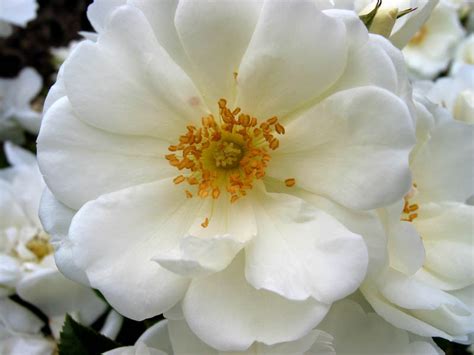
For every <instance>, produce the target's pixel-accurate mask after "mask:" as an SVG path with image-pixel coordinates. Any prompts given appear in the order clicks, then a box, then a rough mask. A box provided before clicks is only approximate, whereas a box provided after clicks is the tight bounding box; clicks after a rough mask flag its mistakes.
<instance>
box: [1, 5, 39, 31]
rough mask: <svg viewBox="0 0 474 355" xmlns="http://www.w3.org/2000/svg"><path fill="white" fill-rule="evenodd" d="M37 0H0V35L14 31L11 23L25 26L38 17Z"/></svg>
mask: <svg viewBox="0 0 474 355" xmlns="http://www.w3.org/2000/svg"><path fill="white" fill-rule="evenodd" d="M37 9H38V4H37V3H36V0H0V37H6V36H9V35H10V34H11V33H12V27H11V25H15V26H20V27H25V26H26V24H27V23H28V22H29V21H31V20H33V19H34V18H35V17H36V10H37Z"/></svg>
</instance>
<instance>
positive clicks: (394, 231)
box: [379, 200, 425, 275]
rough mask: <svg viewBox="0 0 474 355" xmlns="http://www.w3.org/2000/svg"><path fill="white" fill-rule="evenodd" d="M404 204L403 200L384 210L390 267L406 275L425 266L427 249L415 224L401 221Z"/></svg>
mask: <svg viewBox="0 0 474 355" xmlns="http://www.w3.org/2000/svg"><path fill="white" fill-rule="evenodd" d="M403 204H404V202H403V201H402V200H401V201H399V202H398V203H395V204H393V205H392V206H389V207H387V208H386V209H385V210H384V211H385V213H386V219H387V221H386V222H385V225H386V230H387V235H388V251H389V259H390V267H392V268H394V269H395V270H398V271H400V272H402V273H404V274H406V275H413V274H415V273H416V272H417V271H418V270H419V269H420V268H421V267H422V266H423V263H424V261H425V249H424V247H423V241H422V239H421V237H420V235H419V233H418V232H417V230H416V228H415V226H414V225H413V224H412V223H409V222H404V221H400V216H401V215H402V210H403ZM379 271H380V270H379Z"/></svg>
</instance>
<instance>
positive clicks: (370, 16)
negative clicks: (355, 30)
mask: <svg viewBox="0 0 474 355" xmlns="http://www.w3.org/2000/svg"><path fill="white" fill-rule="evenodd" d="M380 6H382V0H377V3H376V4H375V7H374V9H373V10H372V11H370V12H369V13H367V14H365V15H360V16H359V18H360V20H361V21H362V22H363V23H364V25H365V27H367V29H369V28H370V26H371V25H372V22H373V21H374V18H375V16H376V15H377V11H379V8H380Z"/></svg>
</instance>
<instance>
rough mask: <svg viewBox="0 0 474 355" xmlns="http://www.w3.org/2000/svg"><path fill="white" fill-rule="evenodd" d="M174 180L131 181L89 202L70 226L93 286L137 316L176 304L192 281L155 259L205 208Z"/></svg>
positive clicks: (75, 252)
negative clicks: (196, 214) (172, 271)
mask: <svg viewBox="0 0 474 355" xmlns="http://www.w3.org/2000/svg"><path fill="white" fill-rule="evenodd" d="M199 203H200V201H198V200H197V199H186V197H185V195H184V193H183V191H182V190H181V189H179V188H178V187H176V186H175V185H174V184H173V182H172V181H171V180H163V181H159V182H156V183H150V184H145V185H140V186H135V187H131V188H128V189H124V190H121V191H118V192H114V193H111V194H108V195H103V196H101V197H100V198H98V199H97V200H94V201H91V202H89V203H87V204H86V205H84V207H82V208H81V210H79V212H78V213H77V214H76V215H75V216H74V219H73V221H72V223H71V227H70V230H69V234H70V238H71V241H72V243H73V255H74V258H75V261H76V263H77V265H79V267H80V268H81V269H83V270H84V271H85V272H86V274H87V277H88V279H89V281H90V284H91V286H92V287H94V288H97V289H99V290H100V291H101V292H102V293H103V294H104V296H105V297H106V298H107V300H108V301H109V302H110V304H111V305H112V306H113V307H114V308H115V309H116V310H117V311H118V312H120V313H121V314H123V315H125V316H126V317H129V318H132V319H144V318H149V317H151V316H154V315H157V314H159V313H162V312H164V311H166V310H167V309H169V308H171V307H172V306H173V305H174V304H176V303H177V302H178V301H179V300H180V298H181V297H182V295H183V294H184V291H185V290H186V287H187V284H188V281H187V279H185V278H183V277H180V276H178V275H176V274H173V273H171V272H169V271H168V270H165V269H163V268H162V267H161V266H159V265H158V264H157V263H156V262H154V261H153V260H152V259H153V258H154V256H155V255H156V254H157V252H158V251H160V250H162V249H168V248H170V247H172V246H174V245H175V244H176V241H177V240H179V238H180V237H181V236H183V235H184V234H185V233H186V231H187V230H188V229H189V224H190V223H192V221H193V217H194V215H195V213H196V210H197V209H198V208H199Z"/></svg>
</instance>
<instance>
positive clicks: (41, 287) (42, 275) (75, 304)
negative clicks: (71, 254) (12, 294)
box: [17, 269, 107, 318]
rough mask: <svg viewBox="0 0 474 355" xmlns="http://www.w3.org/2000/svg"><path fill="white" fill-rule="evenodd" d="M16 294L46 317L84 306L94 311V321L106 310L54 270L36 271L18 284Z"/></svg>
mask: <svg viewBox="0 0 474 355" xmlns="http://www.w3.org/2000/svg"><path fill="white" fill-rule="evenodd" d="M17 292H18V295H19V296H20V297H21V298H22V299H24V300H25V301H27V302H29V303H31V304H34V305H35V306H36V307H38V308H39V309H40V310H41V311H42V312H43V313H45V314H46V315H47V316H48V317H56V316H59V315H62V314H65V313H71V312H73V311H79V310H80V309H81V308H83V307H84V306H88V307H91V308H94V309H97V310H98V311H97V314H96V317H95V318H98V317H99V316H100V315H101V314H102V313H103V312H104V311H105V309H106V307H107V305H106V304H105V303H104V302H103V301H102V300H100V299H99V298H98V297H97V296H96V295H95V294H94V292H93V291H92V290H91V289H90V288H87V287H84V286H82V285H80V284H78V283H76V282H73V281H71V280H69V279H66V278H65V277H64V276H63V275H62V274H61V273H60V272H59V271H58V270H54V269H43V270H38V271H35V272H33V273H30V274H28V275H26V276H25V277H24V278H23V279H22V280H21V282H19V283H18V285H17ZM95 304H98V305H100V307H96V306H95Z"/></svg>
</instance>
